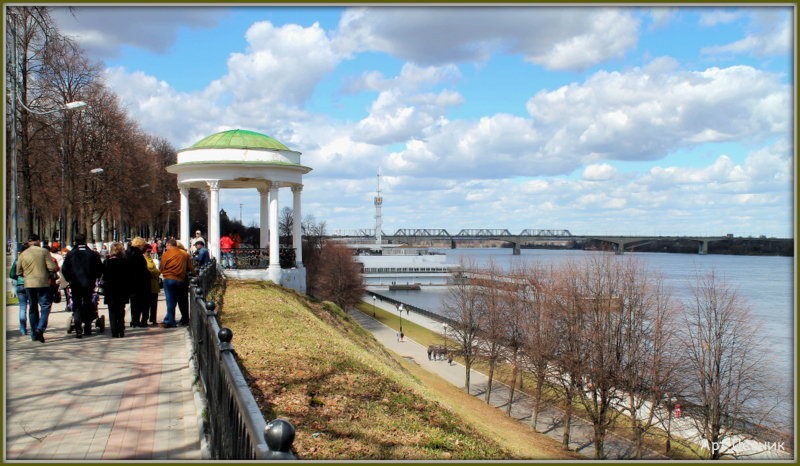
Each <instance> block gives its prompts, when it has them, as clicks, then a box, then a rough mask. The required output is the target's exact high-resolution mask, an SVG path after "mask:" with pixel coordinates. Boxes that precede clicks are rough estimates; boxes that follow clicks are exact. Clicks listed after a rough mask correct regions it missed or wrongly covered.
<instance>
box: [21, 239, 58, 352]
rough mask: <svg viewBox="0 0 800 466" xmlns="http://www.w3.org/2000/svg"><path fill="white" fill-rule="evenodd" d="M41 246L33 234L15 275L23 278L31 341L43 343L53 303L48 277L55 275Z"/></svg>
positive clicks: (52, 263) (46, 253)
mask: <svg viewBox="0 0 800 466" xmlns="http://www.w3.org/2000/svg"><path fill="white" fill-rule="evenodd" d="M41 244H42V243H41V240H40V239H39V235H37V234H35V233H34V234H32V235H31V236H30V237H28V245H29V247H28V249H26V250H25V252H23V253H22V254H20V255H19V257H18V259H17V273H18V274H19V275H22V276H23V277H24V278H25V292H26V293H27V294H28V320H29V321H30V327H31V340H34V341H39V342H41V343H44V332H45V330H47V319H48V317H50V308H51V307H52V303H53V302H52V299H51V295H50V286H49V285H50V275H51V274H53V273H55V271H56V263H55V262H54V261H53V259H52V258H51V257H50V251H48V250H47V249H44V248H42V247H41ZM40 311H41V314H40Z"/></svg>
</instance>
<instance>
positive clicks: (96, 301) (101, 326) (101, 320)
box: [64, 281, 106, 334]
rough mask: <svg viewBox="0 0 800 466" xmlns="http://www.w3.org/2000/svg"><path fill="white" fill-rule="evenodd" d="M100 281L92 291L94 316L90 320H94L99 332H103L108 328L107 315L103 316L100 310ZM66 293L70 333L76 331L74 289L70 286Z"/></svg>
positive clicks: (68, 329) (68, 331)
mask: <svg viewBox="0 0 800 466" xmlns="http://www.w3.org/2000/svg"><path fill="white" fill-rule="evenodd" d="M98 287H99V281H98V283H95V287H94V291H93V292H92V311H93V314H92V318H91V319H90V320H92V321H94V324H95V326H96V327H97V329H98V332H100V333H103V332H104V331H105V329H106V316H101V315H100V313H99V312H98V308H99V306H100V290H99V289H98ZM64 294H65V295H66V296H67V301H66V303H67V312H69V320H68V321H67V324H68V325H67V334H70V333H72V332H74V331H75V323H74V322H73V319H72V290H70V288H69V287H67V288H65V289H64Z"/></svg>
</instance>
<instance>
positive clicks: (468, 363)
mask: <svg viewBox="0 0 800 466" xmlns="http://www.w3.org/2000/svg"><path fill="white" fill-rule="evenodd" d="M464 367H466V373H465V374H464V390H465V391H466V392H467V395H469V376H470V371H471V370H472V369H471V368H472V362H471V361H468V360H464Z"/></svg>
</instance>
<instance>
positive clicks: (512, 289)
mask: <svg viewBox="0 0 800 466" xmlns="http://www.w3.org/2000/svg"><path fill="white" fill-rule="evenodd" d="M507 276H508V280H507V281H506V283H505V286H504V287H503V288H502V290H503V296H502V299H503V301H504V303H503V310H504V312H505V314H506V330H505V334H506V336H505V349H506V352H507V353H510V355H509V356H508V360H509V362H510V363H511V383H510V384H509V394H508V404H507V405H506V414H508V415H509V416H510V415H511V408H512V406H513V403H514V393H515V391H516V387H517V377H518V376H519V375H520V366H521V364H522V353H523V345H524V343H525V330H526V328H525V327H526V326H525V323H526V322H527V321H528V315H527V313H528V312H529V311H530V308H529V307H528V306H527V301H526V299H525V298H526V296H525V295H526V290H527V283H526V281H525V279H524V277H525V274H524V272H523V271H522V270H516V271H513V272H511V273H509V274H508V275H507Z"/></svg>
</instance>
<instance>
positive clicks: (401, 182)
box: [52, 5, 796, 238]
mask: <svg viewBox="0 0 800 466" xmlns="http://www.w3.org/2000/svg"><path fill="white" fill-rule="evenodd" d="M52 13H53V16H54V18H55V19H56V22H57V24H58V26H59V29H60V30H61V32H62V34H65V35H68V36H70V37H72V38H74V39H75V40H76V41H77V42H78V43H79V44H80V45H82V46H83V48H84V49H85V50H86V51H87V53H88V55H89V57H90V58H91V59H92V60H95V61H97V62H100V63H101V64H102V67H103V79H104V80H105V82H106V83H107V85H108V86H109V87H110V88H111V89H112V90H113V91H114V92H115V93H116V94H117V95H118V96H119V98H120V100H121V102H122V104H123V105H124V107H125V108H127V110H128V112H129V115H130V116H131V117H132V118H133V119H134V120H135V121H137V122H138V124H139V125H140V127H141V128H142V129H143V130H144V131H145V132H147V133H150V134H153V135H156V136H160V137H163V138H165V139H166V140H167V141H169V142H170V143H171V144H172V145H173V146H174V147H175V148H176V149H182V148H186V147H189V146H191V145H192V144H194V143H195V142H197V141H199V140H201V139H202V138H204V137H206V136H208V135H211V134H214V133H216V132H219V131H224V130H229V129H246V130H251V131H257V132H260V133H263V134H266V135H269V136H271V137H273V138H275V139H277V140H279V141H281V142H282V143H284V144H285V145H286V146H288V147H289V148H290V149H292V150H295V151H299V152H301V153H302V164H303V165H306V166H308V167H311V168H312V169H313V171H311V172H310V173H309V174H308V175H305V176H304V178H303V182H304V188H303V207H302V209H303V215H304V216H305V215H308V214H311V215H313V216H314V217H315V219H316V220H317V221H325V222H326V225H327V229H328V232H335V231H337V230H339V231H346V230H352V229H362V228H374V227H375V219H374V216H375V212H374V207H373V197H374V196H375V190H376V185H377V179H378V177H377V173H378V172H379V171H380V173H381V178H380V179H381V190H382V195H383V199H384V202H383V231H384V232H385V233H386V234H393V233H394V232H395V231H396V230H398V229H401V228H402V229H410V228H413V229H416V228H428V229H446V230H447V231H448V232H450V233H451V234H456V233H458V231H460V230H461V229H475V228H487V229H508V230H509V231H510V232H511V233H512V234H516V233H519V232H521V231H522V230H524V229H555V230H569V231H570V232H571V233H572V234H575V235H590V234H595V235H597V234H616V235H666V236H668V235H687V236H690V235H702V236H718V235H725V234H734V235H736V236H760V235H766V236H768V237H782V238H788V237H794V223H795V222H794V199H795V193H794V189H795V186H794V185H795V178H794V174H795V167H794V162H795V159H794V155H795V152H796V150H795V145H794V128H795V121H794V110H795V108H794V105H795V100H794V86H793V84H794V57H795V53H794V43H795V40H794V30H795V25H794V9H793V7H792V6H780V5H778V6H765V7H724V5H720V6H719V7H717V6H712V7H699V6H691V5H689V6H675V7H667V6H665V7H653V6H652V5H651V6H642V7H636V6H630V7H628V6H623V7H606V6H588V7H578V6H569V5H561V6H553V7H544V6H533V5H527V6H526V5H522V6H514V7H508V6H502V7H498V6H471V7H468V6H444V7H433V6H413V7H409V6H405V7H392V6H385V5H384V6H368V7H362V6H354V7H338V6H323V7H320V6H287V7H268V6H253V5H248V6H239V7H227V6H226V7H223V6H219V7H216V6H174V7H156V6H105V7H91V6H90V7H76V8H73V9H72V10H71V11H70V10H68V9H67V8H65V7H64V8H62V7H53V8H52ZM291 198H292V196H291V193H290V191H288V190H281V194H280V199H281V201H280V203H281V207H283V206H291ZM258 205H259V202H258V193H257V191H256V190H255V189H253V190H222V191H221V206H222V208H224V209H225V210H226V211H227V212H228V214H229V216H230V217H233V218H240V216H241V219H242V220H243V222H244V223H245V225H251V224H254V225H257V224H258V219H259V212H258V209H259V207H258Z"/></svg>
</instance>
